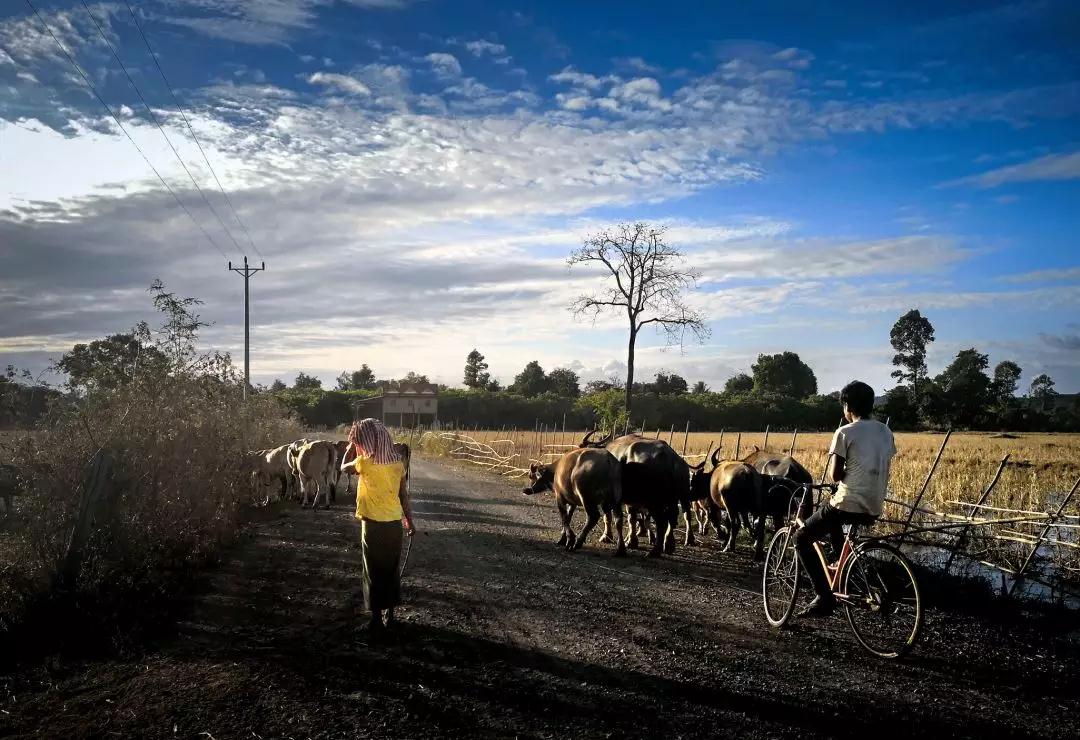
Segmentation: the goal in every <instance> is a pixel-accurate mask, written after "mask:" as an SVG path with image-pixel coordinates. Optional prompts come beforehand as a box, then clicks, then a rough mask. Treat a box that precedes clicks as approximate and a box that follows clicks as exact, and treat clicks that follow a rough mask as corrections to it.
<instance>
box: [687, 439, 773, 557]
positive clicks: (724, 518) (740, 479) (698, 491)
mask: <svg viewBox="0 0 1080 740" xmlns="http://www.w3.org/2000/svg"><path fill="white" fill-rule="evenodd" d="M709 462H711V463H712V466H713V468H712V470H711V471H708V472H706V471H705V465H706V464H705V462H704V461H702V463H701V464H700V465H697V466H694V468H693V475H692V477H691V481H690V488H691V496H692V497H693V498H694V499H696V500H705V501H706V503H707V505H708V507H709V518H710V521H712V523H713V525H714V526H715V527H716V530H717V536H718V538H719V539H720V541H721V545H722V548H721V549H722V550H724V551H725V552H727V551H729V550H730V549H731V548H732V546H733V545H734V543H735V537H736V536H737V535H738V533H739V527H740V521H739V520H740V518H743V517H745V516H746V515H747V514H749V515H751V516H753V517H754V519H755V521H756V526H755V527H754V560H762V559H764V547H765V517H767V516H771V517H772V518H773V524H774V525H775V526H776V527H781V526H783V524H784V520H785V519H786V517H787V513H788V505H789V501H790V494H789V492H788V489H787V487H784V486H783V485H778V484H785V483H788V481H787V480H786V479H783V478H780V477H779V476H775V475H771V474H763V473H760V472H759V471H758V470H757V469H756V468H754V466H753V465H751V464H749V463H748V462H745V461H742V460H720V450H716V451H714V452H713V453H712V457H711V458H710V460H709Z"/></svg>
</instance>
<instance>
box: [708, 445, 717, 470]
mask: <svg viewBox="0 0 1080 740" xmlns="http://www.w3.org/2000/svg"><path fill="white" fill-rule="evenodd" d="M709 460H710V462H712V466H713V467H714V468H715V467H716V466H717V465H719V464H720V448H719V447H717V448H716V449H715V450H713V453H712V457H711V458H709Z"/></svg>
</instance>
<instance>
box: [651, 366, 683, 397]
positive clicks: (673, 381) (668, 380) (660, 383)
mask: <svg viewBox="0 0 1080 740" xmlns="http://www.w3.org/2000/svg"><path fill="white" fill-rule="evenodd" d="M689 389H690V388H689V386H688V385H687V383H686V379H685V378H683V377H681V376H679V375H676V374H675V373H670V374H669V373H665V372H663V371H661V372H658V373H657V374H656V378H655V379H654V380H653V382H652V391H653V393H655V394H657V395H658V396H677V395H680V394H683V393H686V392H687V391H688V390H689Z"/></svg>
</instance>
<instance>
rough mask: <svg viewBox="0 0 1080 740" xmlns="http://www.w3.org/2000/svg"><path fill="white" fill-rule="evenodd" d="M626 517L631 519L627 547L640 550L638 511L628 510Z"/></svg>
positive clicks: (628, 508)
mask: <svg viewBox="0 0 1080 740" xmlns="http://www.w3.org/2000/svg"><path fill="white" fill-rule="evenodd" d="M626 515H627V516H628V517H629V518H630V532H629V533H628V534H627V538H626V546H627V547H629V548H630V549H631V550H636V549H638V532H637V521H636V520H637V516H638V511H637V509H632V508H630V507H627V508H626Z"/></svg>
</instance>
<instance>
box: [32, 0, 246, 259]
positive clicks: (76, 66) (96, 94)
mask: <svg viewBox="0 0 1080 740" xmlns="http://www.w3.org/2000/svg"><path fill="white" fill-rule="evenodd" d="M26 4H27V5H29V6H30V10H32V11H34V15H35V16H37V19H38V21H39V22H40V23H41V26H42V28H44V29H45V31H46V32H47V33H48V34H49V35H50V36H52V40H53V41H55V42H56V46H57V47H58V48H59V49H60V51H61V52H63V54H64V56H65V57H67V60H68V62H70V63H71V66H72V67H73V68H74V69H75V71H76V72H78V73H79V76H80V77H82V80H83V82H85V83H86V86H87V87H89V88H90V92H92V93H93V94H94V97H95V98H97V99H98V102H99V103H101V105H102V106H103V107H104V108H105V111H106V112H107V113H108V114H109V115H110V116H111V117H112V119H113V121H115V122H116V125H117V126H118V127H119V128H120V130H121V131H123V132H124V136H126V137H127V140H128V141H130V142H131V145H132V146H133V147H135V150H136V151H137V152H139V154H140V155H141V156H142V158H143V161H144V162H146V164H147V165H148V166H149V167H150V169H151V170H153V171H154V174H155V175H157V179H158V180H160V181H161V184H162V185H164V186H165V189H166V190H168V191H169V194H170V195H171V196H172V197H173V200H175V201H176V204H177V205H178V206H180V208H182V209H183V211H184V213H186V214H187V217H188V218H190V219H191V222H192V223H193V224H195V226H196V227H197V228H198V229H199V231H201V232H202V235H203V236H205V237H206V240H207V241H208V242H210V243H211V244H213V245H214V248H215V249H216V250H217V251H218V252H220V253H221V256H222V257H225V258H226V259H228V256H227V255H226V254H225V250H223V249H222V248H221V246H220V245H218V243H217V242H216V241H214V237H212V236H210V234H209V232H207V231H206V229H204V228H203V226H202V224H200V223H199V222H198V221H196V220H195V217H194V216H193V215H191V211H189V210H188V207H187V206H185V205H184V202H183V201H182V200H180V197H179V196H178V195H177V194H176V191H175V190H173V189H172V187H170V186H169V183H167V182H165V178H164V177H162V176H161V173H160V172H158V169H157V167H155V166H154V163H153V162H151V161H150V158H149V157H147V156H146V153H145V152H144V151H143V150H142V148H141V147H140V146H139V145H138V144H136V143H135V139H133V138H131V134H130V133H128V130H127V129H126V128H124V124H122V123H120V119H119V118H117V116H116V114H115V113H113V110H112V108H110V107H109V104H108V103H106V102H105V99H104V98H102V97H101V94H100V93H99V92H98V91H97V88H96V87H94V83H92V82H91V81H90V78H89V77H87V76H86V72H84V71H83V69H82V67H80V66H79V63H78V62H76V61H75V58H74V57H73V56H71V54H70V53H69V52H68V50H67V48H66V47H65V46H64V45H63V44H62V43H60V39H58V38H57V37H56V34H55V33H53V32H52V28H50V27H49V24H48V23H46V22H45V19H44V18H42V17H41V13H39V12H38V9H37V8H35V7H34V4H33V3H32V2H31V1H30V0H26Z"/></svg>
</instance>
